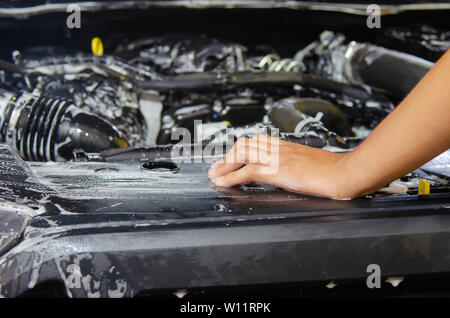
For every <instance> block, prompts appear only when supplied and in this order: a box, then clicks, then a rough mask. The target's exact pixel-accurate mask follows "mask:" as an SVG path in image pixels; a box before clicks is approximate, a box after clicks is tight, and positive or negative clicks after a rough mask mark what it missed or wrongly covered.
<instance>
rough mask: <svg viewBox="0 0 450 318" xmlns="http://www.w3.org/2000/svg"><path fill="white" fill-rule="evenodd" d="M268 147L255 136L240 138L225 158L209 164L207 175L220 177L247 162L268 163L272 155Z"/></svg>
mask: <svg viewBox="0 0 450 318" xmlns="http://www.w3.org/2000/svg"><path fill="white" fill-rule="evenodd" d="M270 148H271V147H270V145H269V144H267V143H266V142H264V141H261V140H260V139H258V138H257V137H256V136H255V137H253V138H252V139H248V138H240V139H239V140H238V141H237V142H236V143H235V144H234V145H233V147H232V149H231V150H230V151H229V152H228V154H227V155H226V156H225V158H223V159H222V160H221V161H219V162H216V163H213V164H212V165H211V169H210V170H209V172H208V175H209V176H210V177H220V176H223V175H225V174H227V173H229V172H231V171H235V170H237V169H240V168H241V167H243V166H244V165H245V164H249V163H258V164H269V163H270V160H271V156H272V151H271V150H272V149H270Z"/></svg>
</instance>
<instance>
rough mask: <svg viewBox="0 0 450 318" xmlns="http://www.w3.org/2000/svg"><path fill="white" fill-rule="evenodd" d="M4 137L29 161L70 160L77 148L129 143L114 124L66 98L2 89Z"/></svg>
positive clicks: (0, 128)
mask: <svg viewBox="0 0 450 318" xmlns="http://www.w3.org/2000/svg"><path fill="white" fill-rule="evenodd" d="M0 141H1V142H3V143H6V144H8V145H10V146H12V147H13V148H14V149H15V150H16V151H17V152H19V154H20V155H21V157H22V158H23V159H24V160H27V161H58V160H66V159H70V158H72V156H73V152H74V151H75V150H77V149H80V150H84V151H87V152H98V151H102V150H105V149H110V148H119V147H127V146H128V143H127V142H126V141H125V140H124V139H123V138H122V137H121V134H120V132H119V131H118V130H117V129H116V128H115V127H114V126H113V125H112V124H110V123H109V122H107V121H105V120H104V119H102V118H100V117H98V116H96V115H94V114H90V113H87V112H85V111H83V110H82V109H80V108H78V107H76V106H75V105H73V104H71V103H70V102H68V101H66V100H63V99H60V98H57V97H50V96H36V95H33V94H30V93H22V94H20V95H18V96H14V94H11V93H9V92H5V91H1V90H0Z"/></svg>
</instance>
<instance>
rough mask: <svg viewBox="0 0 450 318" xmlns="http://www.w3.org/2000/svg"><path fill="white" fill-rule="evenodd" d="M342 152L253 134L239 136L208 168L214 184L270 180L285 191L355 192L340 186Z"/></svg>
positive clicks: (338, 196) (333, 195)
mask: <svg viewBox="0 0 450 318" xmlns="http://www.w3.org/2000/svg"><path fill="white" fill-rule="evenodd" d="M346 157H347V156H346V153H333V152H330V151H326V150H322V149H316V148H311V147H308V146H303V145H299V144H296V143H291V142H287V141H283V140H280V139H277V138H273V137H269V136H265V135H256V136H254V137H252V138H251V139H248V138H240V139H239V140H238V141H237V142H236V143H235V144H234V146H233V148H232V149H231V150H230V151H229V152H228V154H227V155H226V156H225V157H224V158H223V159H222V160H220V161H219V162H216V163H213V164H212V165H211V168H210V170H209V172H208V175H209V177H210V178H211V179H212V181H213V182H214V183H215V184H216V185H217V186H225V187H230V186H234V185H237V184H242V183H247V182H259V183H266V184H271V185H274V186H277V187H280V188H282V189H285V190H287V191H293V192H300V193H304V194H310V195H315V196H321V197H328V198H334V199H347V198H353V197H355V196H357V194H356V192H355V193H352V191H351V189H349V187H346V186H344V183H345V181H348V179H346V174H345V173H346V171H345V169H344V167H345V158H346Z"/></svg>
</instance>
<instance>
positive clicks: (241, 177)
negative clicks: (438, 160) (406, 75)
mask: <svg viewBox="0 0 450 318" xmlns="http://www.w3.org/2000/svg"><path fill="white" fill-rule="evenodd" d="M388 80H389V79H388ZM390 80H401V79H390ZM273 143H279V147H276V148H274V147H271V145H272V144H273ZM449 147H450V50H448V51H447V52H446V53H445V54H444V56H443V57H442V58H441V59H440V60H439V61H438V62H437V63H436V65H435V66H434V67H433V68H432V69H431V70H430V71H429V72H428V73H427V74H426V75H425V77H424V78H423V79H422V80H421V81H420V82H419V84H418V85H417V86H416V87H415V88H414V89H413V90H412V91H411V93H410V94H409V95H408V96H407V97H406V98H405V99H404V100H403V101H402V102H401V103H400V105H399V106H397V107H396V109H395V110H394V111H393V112H392V113H391V114H389V116H387V117H386V118H385V119H384V120H383V121H382V122H381V123H380V124H379V125H378V126H377V127H376V128H375V129H374V131H373V132H372V133H371V134H370V136H369V137H368V138H367V139H366V140H365V141H364V142H363V143H362V144H361V145H360V146H359V147H358V148H357V149H355V150H354V151H352V152H349V153H345V154H337V153H331V152H329V151H326V150H321V149H313V148H311V147H307V146H302V145H297V144H293V143H289V142H285V141H280V140H278V139H274V138H270V137H266V136H256V137H254V138H252V139H251V140H249V139H245V138H243V139H240V140H239V141H238V142H237V143H236V145H235V146H234V147H233V149H232V150H231V151H230V153H228V154H227V156H226V157H225V158H224V159H222V160H221V161H220V162H218V163H215V164H213V165H212V166H211V169H210V171H209V173H208V174H209V176H210V177H211V178H212V180H213V181H214V182H215V183H216V185H219V186H232V185H236V184H240V183H245V182H251V181H255V182H262V183H269V184H273V185H276V186H279V187H281V188H284V189H286V190H289V191H296V192H302V193H307V194H312V195H318V196H325V197H331V198H336V199H344V198H355V197H358V196H361V195H364V194H367V193H371V192H373V191H376V190H378V189H379V188H381V187H383V186H385V185H386V184H388V183H389V182H391V181H392V180H395V179H397V178H399V177H401V176H403V175H405V174H407V173H408V172H410V171H412V170H414V169H416V168H418V167H420V166H421V165H423V164H424V163H426V162H427V161H429V160H431V159H432V158H434V157H436V156H437V155H439V154H440V153H442V152H443V151H445V150H446V149H448V148H449ZM261 149H263V150H264V149H266V150H267V149H272V150H273V149H276V150H273V151H277V155H278V156H279V157H278V158H279V159H278V160H277V161H276V162H275V163H274V162H271V160H269V159H268V158H264V157H262V156H261V155H260V154H261ZM273 151H272V152H273ZM258 155H259V156H258ZM236 159H241V160H240V161H238V162H237V160H236ZM274 164H276V168H277V171H276V173H273V174H268V173H263V170H262V168H263V167H266V168H267V166H270V165H274ZM266 170H267V169H266Z"/></svg>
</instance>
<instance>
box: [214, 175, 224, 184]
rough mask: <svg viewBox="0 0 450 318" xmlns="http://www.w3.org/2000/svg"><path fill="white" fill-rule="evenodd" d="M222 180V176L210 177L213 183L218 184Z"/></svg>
mask: <svg viewBox="0 0 450 318" xmlns="http://www.w3.org/2000/svg"><path fill="white" fill-rule="evenodd" d="M222 181H223V177H218V178H214V179H212V182H214V184H216V185H220V184H221V183H222Z"/></svg>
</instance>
